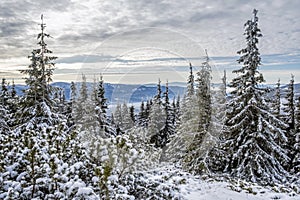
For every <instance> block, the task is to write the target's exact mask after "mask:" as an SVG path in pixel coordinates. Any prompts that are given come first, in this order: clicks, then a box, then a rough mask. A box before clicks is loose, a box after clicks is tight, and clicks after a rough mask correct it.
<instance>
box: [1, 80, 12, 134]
mask: <svg viewBox="0 0 300 200" xmlns="http://www.w3.org/2000/svg"><path fill="white" fill-rule="evenodd" d="M7 85H8V84H7V82H6V79H5V78H2V83H1V90H0V134H1V133H4V132H7V131H8V130H9V124H8V120H9V119H10V118H9V115H10V108H9V103H8V100H9V94H8V88H7Z"/></svg>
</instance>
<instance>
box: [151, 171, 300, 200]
mask: <svg viewBox="0 0 300 200" xmlns="http://www.w3.org/2000/svg"><path fill="white" fill-rule="evenodd" d="M155 171H156V172H154V171H153V172H154V173H153V176H152V177H151V178H153V179H164V180H167V181H168V182H169V183H176V185H179V191H178V196H181V197H182V198H183V199H187V200H244V199H245V200H268V199H270V200H273V199H280V200H300V195H299V194H298V195H297V194H295V193H281V192H275V191H273V190H272V189H270V188H265V187H261V186H258V185H255V184H252V183H246V182H242V181H240V182H236V183H229V182H225V181H215V180H213V179H210V178H208V179H206V180H203V178H201V177H199V176H193V175H191V174H189V173H186V172H183V171H182V170H180V169H176V168H174V167H162V168H160V169H156V170H155ZM241 186H242V188H243V189H242V188H241Z"/></svg>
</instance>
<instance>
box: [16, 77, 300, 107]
mask: <svg viewBox="0 0 300 200" xmlns="http://www.w3.org/2000/svg"><path fill="white" fill-rule="evenodd" d="M51 85H52V86H55V87H59V88H62V89H63V90H64V91H65V96H66V99H67V100H69V99H70V83H67V82H54V83H52V84H51ZM87 85H88V89H89V90H90V91H91V90H92V88H93V83H91V82H88V83H87ZM183 85H185V83H178V82H176V83H174V84H173V83H169V98H170V100H172V99H173V98H176V97H177V96H178V95H180V97H183V95H184V92H185V87H184V86H183ZM219 85H220V84H213V87H214V88H217V87H219ZM267 86H268V87H270V88H274V87H275V85H274V84H270V85H267ZM26 87H27V86H25V85H16V91H17V94H18V95H22V90H24V89H26ZM76 88H77V90H78V92H79V89H80V83H79V82H77V83H76ZM104 88H105V97H106V98H107V99H108V101H109V103H110V104H117V103H124V102H128V103H137V102H141V101H147V100H149V99H151V98H152V97H153V96H154V95H155V94H156V90H157V86H156V84H144V85H142V84H111V83H104ZM161 88H162V95H163V92H164V91H165V86H164V85H162V86H161ZM287 88H288V85H282V86H281V97H282V98H284V97H285V95H286V90H287ZM294 88H295V96H296V98H298V97H300V83H296V84H295V85H294ZM269 95H271V96H272V95H273V92H271V93H270V94H269Z"/></svg>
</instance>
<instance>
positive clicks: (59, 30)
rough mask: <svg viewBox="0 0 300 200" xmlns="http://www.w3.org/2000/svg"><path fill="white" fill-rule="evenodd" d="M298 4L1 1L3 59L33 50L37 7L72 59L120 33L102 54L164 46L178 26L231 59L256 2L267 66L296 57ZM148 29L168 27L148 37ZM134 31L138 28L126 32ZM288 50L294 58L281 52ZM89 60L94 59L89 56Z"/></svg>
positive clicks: (57, 45) (274, 0) (268, 0)
mask: <svg viewBox="0 0 300 200" xmlns="http://www.w3.org/2000/svg"><path fill="white" fill-rule="evenodd" d="M299 7H300V1H297V0H265V1H261V0H250V1H241V0H228V1H223V0H215V1H211V0H201V1H197V0H186V1H178V0H177V1H174V0H164V1H160V0H154V1H149V0H130V1H127V0H116V1H110V0H104V1H100V0H90V1H86V2H83V1H81V0H73V1H71V0H48V1H46V0H43V1H35V0H24V1H21V0H2V1H1V4H0V20H1V24H0V46H1V47H2V48H1V49H0V59H4V60H5V59H9V58H14V57H16V58H17V57H26V56H27V55H28V54H29V53H30V51H31V50H32V49H33V48H35V45H36V35H37V33H38V31H39V27H38V26H37V25H38V23H40V21H39V20H40V18H39V17H40V14H42V13H43V14H44V16H45V22H46V23H47V25H48V27H47V31H48V32H49V33H50V34H51V35H52V36H53V37H54V39H51V40H49V41H48V42H49V47H50V49H52V50H53V51H54V52H55V53H56V54H57V56H59V57H64V58H65V57H69V58H70V59H69V60H68V59H65V60H64V58H62V59H61V60H60V62H62V61H64V62H67V63H68V62H69V63H72V62H74V61H79V60H80V59H79V60H78V58H80V56H79V57H78V56H76V55H86V54H93V53H95V48H96V51H98V49H97V48H100V47H101V44H102V43H103V42H104V43H105V41H106V40H109V38H111V37H118V34H120V33H122V32H126V34H125V35H126V37H125V36H123V37H121V39H119V40H118V39H115V40H113V41H114V42H115V43H114V44H113V43H110V44H109V46H108V45H107V46H105V48H107V49H110V50H109V51H106V50H104V53H105V55H106V54H107V55H110V53H111V52H112V51H117V52H118V53H122V49H124V51H125V50H130V48H129V47H128V45H129V46H132V48H135V47H136V46H139V44H136V43H144V42H143V39H144V40H145V41H146V44H149V42H153V43H155V45H156V44H158V43H162V44H163V43H166V42H169V41H171V40H172V39H173V40H174V37H173V35H174V34H175V32H178V33H180V34H184V35H185V36H186V37H188V38H189V39H190V40H191V41H195V43H196V44H199V45H201V46H202V47H203V48H207V49H208V50H209V52H210V55H211V56H225V57H231V58H232V57H234V56H236V51H237V50H239V49H241V48H242V47H243V46H244V44H245V43H244V36H243V24H244V22H245V21H246V20H248V19H249V18H250V17H251V12H252V9H253V8H257V9H258V10H259V13H258V16H259V19H260V21H259V23H260V28H261V29H262V32H263V35H264V37H263V38H262V39H261V43H260V50H261V53H262V55H272V56H270V58H272V59H273V60H272V59H270V60H268V59H266V62H267V64H269V63H271V62H274V63H275V62H276V63H279V62H280V61H283V60H286V59H290V60H293V62H294V61H295V62H299V59H300V58H299V55H300V48H299V44H300V32H299V27H300V21H299V18H300V14H299V11H298V10H299ZM145 27H154V28H158V29H159V28H161V29H166V30H170V31H171V32H169V33H166V34H165V35H163V36H162V37H159V36H158V35H153V36H152V35H151V33H149V29H143V28H145ZM136 29H140V32H138V31H137V30H136ZM132 30H135V31H133V32H132V33H130V31H132ZM172 31H173V32H172ZM116 34H117V36H116ZM147 42H148V43H147ZM124 45H127V46H124ZM140 46H142V45H140ZM176 48H177V47H176ZM178 48H179V47H178ZM183 48H186V47H183ZM174 51H175V50H174ZM97 53H98V52H97ZM291 54H293V55H296V56H294V57H291V56H286V57H285V56H284V55H291ZM72 56H73V57H72ZM110 56H112V57H115V56H116V55H110ZM200 56H201V55H200ZM76 59H77V60H76ZM90 59H91V60H92V61H93V62H96V61H95V58H94V57H90ZM233 62H234V61H233ZM21 64H22V63H20V65H21ZM0 68H1V66H0Z"/></svg>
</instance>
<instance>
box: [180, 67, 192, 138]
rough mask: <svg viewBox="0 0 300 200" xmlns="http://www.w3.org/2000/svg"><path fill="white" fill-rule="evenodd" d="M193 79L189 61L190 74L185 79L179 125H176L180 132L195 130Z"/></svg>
mask: <svg viewBox="0 0 300 200" xmlns="http://www.w3.org/2000/svg"><path fill="white" fill-rule="evenodd" d="M194 85H195V79H194V74H193V67H192V64H191V63H190V74H189V76H188V79H187V91H186V92H185V95H184V97H183V100H182V106H181V116H180V122H181V123H180V126H178V127H177V129H178V131H177V132H181V133H194V132H196V131H197V119H196V118H195V116H196V110H197V107H195V106H196V96H195V87H194Z"/></svg>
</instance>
